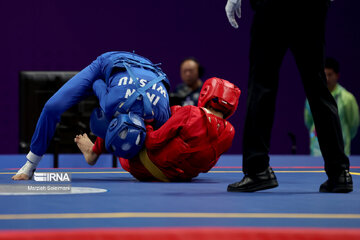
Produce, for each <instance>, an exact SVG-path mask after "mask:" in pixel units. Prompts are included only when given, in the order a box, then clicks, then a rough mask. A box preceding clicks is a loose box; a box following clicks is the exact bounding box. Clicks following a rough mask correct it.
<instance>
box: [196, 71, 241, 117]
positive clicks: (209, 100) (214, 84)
mask: <svg viewBox="0 0 360 240" xmlns="http://www.w3.org/2000/svg"><path fill="white" fill-rule="evenodd" d="M240 94H241V91H240V89H239V88H238V87H237V86H235V85H234V84H232V83H231V82H229V81H226V80H224V79H221V78H216V77H213V78H209V79H208V80H206V81H205V83H204V85H203V87H202V89H201V92H200V96H199V101H198V107H206V106H207V105H208V104H210V106H212V107H213V108H214V109H215V110H218V111H220V112H222V113H223V114H224V119H227V118H229V117H230V116H231V115H233V114H234V112H235V111H236V108H237V106H238V103H239V97H240Z"/></svg>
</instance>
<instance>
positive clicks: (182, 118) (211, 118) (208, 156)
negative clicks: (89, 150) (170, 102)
mask: <svg viewBox="0 0 360 240" xmlns="http://www.w3.org/2000/svg"><path fill="white" fill-rule="evenodd" d="M172 112H173V115H172V116H171V118H170V119H169V120H168V121H167V122H166V123H165V124H164V125H163V126H162V127H161V128H159V129H158V130H156V131H154V130H153V128H152V126H150V125H148V126H147V134H146V140H145V147H146V152H145V153H147V156H148V159H150V160H151V162H152V163H151V164H154V165H155V166H156V167H155V168H158V170H160V171H161V172H162V173H163V175H165V176H166V178H167V179H168V180H169V181H188V180H190V179H192V178H194V177H196V176H197V175H198V174H199V173H206V172H208V171H209V170H210V169H211V168H212V167H213V166H214V165H215V164H216V162H217V161H218V159H219V157H220V155H221V154H223V153H224V152H226V151H227V150H228V149H229V148H230V146H231V144H232V140H233V138H234V134H235V130H234V127H233V126H232V125H231V124H230V123H229V122H228V121H226V120H225V119H222V118H220V117H217V116H215V115H213V114H211V113H209V112H207V110H206V109H204V108H200V107H195V106H185V107H178V106H177V107H176V108H174V107H173V108H172ZM93 151H94V152H95V153H97V154H101V153H102V152H103V151H105V146H104V140H103V139H101V138H97V140H96V142H95V145H94V147H93ZM147 156H146V157H147ZM120 163H121V166H122V167H123V168H124V169H125V170H126V171H128V172H130V173H131V174H132V175H133V176H134V177H135V178H137V179H139V180H141V181H156V180H162V179H160V178H159V177H157V176H154V175H156V174H154V172H152V171H149V170H148V169H149V168H148V167H145V166H144V162H143V161H142V159H141V154H138V155H137V156H136V157H134V158H132V159H130V160H127V159H123V158H120Z"/></svg>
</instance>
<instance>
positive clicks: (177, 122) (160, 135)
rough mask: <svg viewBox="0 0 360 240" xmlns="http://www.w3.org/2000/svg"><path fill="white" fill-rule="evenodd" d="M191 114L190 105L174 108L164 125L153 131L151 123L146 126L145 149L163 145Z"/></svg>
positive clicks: (176, 132)
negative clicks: (174, 111)
mask: <svg viewBox="0 0 360 240" xmlns="http://www.w3.org/2000/svg"><path fill="white" fill-rule="evenodd" d="M190 114H191V108H190V107H182V108H180V109H177V110H176V113H175V114H174V115H172V116H171V117H170V118H169V120H168V121H167V122H165V124H164V125H162V126H161V127H160V128H159V129H158V130H156V131H154V129H153V127H152V126H151V125H148V126H147V127H146V139H145V146H146V148H147V149H158V148H161V147H162V146H164V145H165V144H166V143H167V141H168V140H170V139H172V138H174V137H175V136H176V135H177V134H178V133H179V131H181V129H182V127H183V126H184V125H186V123H187V121H188V119H189V117H190Z"/></svg>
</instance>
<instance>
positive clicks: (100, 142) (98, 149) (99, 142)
mask: <svg viewBox="0 0 360 240" xmlns="http://www.w3.org/2000/svg"><path fill="white" fill-rule="evenodd" d="M92 151H93V152H94V153H96V154H97V155H101V154H102V153H104V152H106V148H105V140H104V139H102V138H101V137H97V138H96V141H95V143H94V146H93V147H92Z"/></svg>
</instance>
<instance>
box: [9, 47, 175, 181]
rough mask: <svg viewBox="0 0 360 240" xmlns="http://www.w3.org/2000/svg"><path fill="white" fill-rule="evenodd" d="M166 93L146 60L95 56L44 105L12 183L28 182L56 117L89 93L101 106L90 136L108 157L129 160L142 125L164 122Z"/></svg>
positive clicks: (116, 54)
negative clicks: (102, 141) (99, 141)
mask: <svg viewBox="0 0 360 240" xmlns="http://www.w3.org/2000/svg"><path fill="white" fill-rule="evenodd" d="M169 89H170V82H169V80H168V78H167V76H166V74H164V72H163V71H162V70H161V69H160V68H159V67H158V64H153V63H152V62H151V61H150V60H148V59H147V58H145V57H142V56H139V55H137V54H135V53H129V52H121V51H117V52H107V53H104V54H102V55H100V56H99V57H98V58H97V59H96V60H95V61H93V62H92V63H91V64H90V65H89V66H87V67H86V68H85V69H83V70H82V71H80V72H79V73H78V74H76V75H75V76H74V77H73V78H71V79H70V80H69V81H68V82H66V83H65V84H64V85H63V86H62V87H61V88H60V89H59V90H58V91H57V92H56V93H55V94H54V95H53V96H52V97H51V98H50V99H49V100H48V101H47V102H46V104H45V106H44V108H43V110H42V112H41V115H40V118H39V120H38V122H37V125H36V129H35V132H34V135H33V137H32V140H31V145H30V152H29V153H28V154H27V156H26V158H27V162H26V163H25V165H24V166H23V167H22V168H21V169H20V170H19V171H18V172H17V174H16V175H14V176H13V177H12V179H14V180H27V179H30V178H31V177H32V176H33V173H34V172H35V169H36V166H37V165H38V163H39V162H40V160H41V158H42V156H43V155H44V154H45V152H46V150H47V148H48V145H49V143H50V141H51V139H52V137H53V135H54V132H55V128H56V124H57V123H58V122H59V121H60V116H61V114H62V113H63V112H65V111H66V110H67V109H68V108H70V107H71V106H73V105H74V104H77V103H78V102H80V101H81V100H82V99H84V98H85V97H87V96H89V95H92V94H95V95H96V96H97V97H98V98H99V103H100V108H98V109H95V110H94V111H93V113H92V115H91V118H90V128H91V130H92V132H93V133H94V134H95V135H97V136H99V137H101V138H104V139H105V144H106V148H107V149H108V151H109V152H111V153H113V154H114V155H116V156H118V157H123V158H128V159H129V158H131V157H132V156H134V155H136V154H137V153H138V152H139V151H140V150H141V148H142V145H143V143H144V140H145V135H146V129H145V123H144V121H145V122H151V124H152V125H153V126H154V127H155V128H159V127H160V126H162V125H163V124H164V123H165V122H166V121H167V120H168V119H169V117H170V107H169V97H168V91H169Z"/></svg>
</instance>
